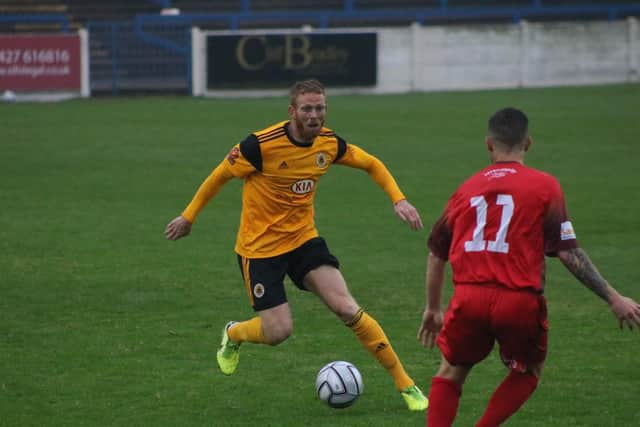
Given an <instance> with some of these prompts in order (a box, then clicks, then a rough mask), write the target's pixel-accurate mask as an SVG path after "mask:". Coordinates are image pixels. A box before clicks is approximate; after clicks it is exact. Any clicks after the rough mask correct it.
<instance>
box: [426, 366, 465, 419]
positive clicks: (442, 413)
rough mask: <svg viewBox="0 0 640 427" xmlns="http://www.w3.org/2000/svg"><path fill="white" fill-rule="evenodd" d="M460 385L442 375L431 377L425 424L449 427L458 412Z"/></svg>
mask: <svg viewBox="0 0 640 427" xmlns="http://www.w3.org/2000/svg"><path fill="white" fill-rule="evenodd" d="M461 394H462V386H460V385H459V384H458V383H455V382H453V381H451V380H448V379H446V378H442V377H433V379H432V380H431V389H430V390H429V409H428V410H427V426H429V427H450V426H451V424H453V420H454V419H455V418H456V414H457V413H458V402H459V401H460V395H461Z"/></svg>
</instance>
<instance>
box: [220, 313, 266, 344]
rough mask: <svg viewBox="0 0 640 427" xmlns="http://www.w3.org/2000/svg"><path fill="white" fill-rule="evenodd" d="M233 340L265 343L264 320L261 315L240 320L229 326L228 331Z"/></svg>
mask: <svg viewBox="0 0 640 427" xmlns="http://www.w3.org/2000/svg"><path fill="white" fill-rule="evenodd" d="M227 333H228V334H229V338H230V339H231V341H233V342H236V343H243V342H250V343H254V344H264V335H263V334H262V320H261V319H260V317H254V318H253V319H250V320H246V321H244V322H239V323H236V324H235V325H233V326H232V327H231V328H229V331H228V332H227Z"/></svg>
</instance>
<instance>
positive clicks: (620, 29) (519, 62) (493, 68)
mask: <svg viewBox="0 0 640 427" xmlns="http://www.w3.org/2000/svg"><path fill="white" fill-rule="evenodd" d="M379 34H380V38H379V42H380V43H379V44H380V47H379V49H380V52H379V54H380V55H379V59H378V64H379V84H378V87H376V88H375V89H374V90H373V92H375V93H396V92H409V91H439V90H465V89H489V88H512V87H540V86H559V85H581V84H601V83H616V82H630V81H638V80H639V79H640V66H639V64H640V31H639V30H638V21H637V19H634V18H630V19H628V20H625V21H613V22H599V21H598V22H571V23H569V22H561V23H558V22H554V23H527V22H521V23H519V24H503V25H477V26H440V27H429V26H427V27H420V26H413V27H411V28H406V29H382V30H379Z"/></svg>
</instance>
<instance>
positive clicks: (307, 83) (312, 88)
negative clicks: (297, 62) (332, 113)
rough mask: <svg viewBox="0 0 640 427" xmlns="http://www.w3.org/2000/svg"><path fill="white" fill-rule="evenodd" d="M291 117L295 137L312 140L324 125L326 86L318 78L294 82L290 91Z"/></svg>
mask: <svg viewBox="0 0 640 427" xmlns="http://www.w3.org/2000/svg"><path fill="white" fill-rule="evenodd" d="M289 97H290V100H289V117H290V119H291V125H292V127H293V129H292V131H293V133H294V136H295V137H298V138H301V139H302V140H303V141H312V140H313V139H314V138H315V137H316V136H318V134H319V133H320V130H321V129H322V126H324V118H325V115H326V113H327V100H326V97H325V94H324V86H323V85H322V83H320V82H319V81H318V80H315V79H311V80H303V81H299V82H296V83H294V85H293V86H292V87H291V90H290V91H289Z"/></svg>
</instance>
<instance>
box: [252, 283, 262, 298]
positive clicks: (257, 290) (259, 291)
mask: <svg viewBox="0 0 640 427" xmlns="http://www.w3.org/2000/svg"><path fill="white" fill-rule="evenodd" d="M253 294H254V295H255V296H256V298H262V297H263V296H264V285H263V284H262V283H256V285H255V286H254V287H253Z"/></svg>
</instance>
